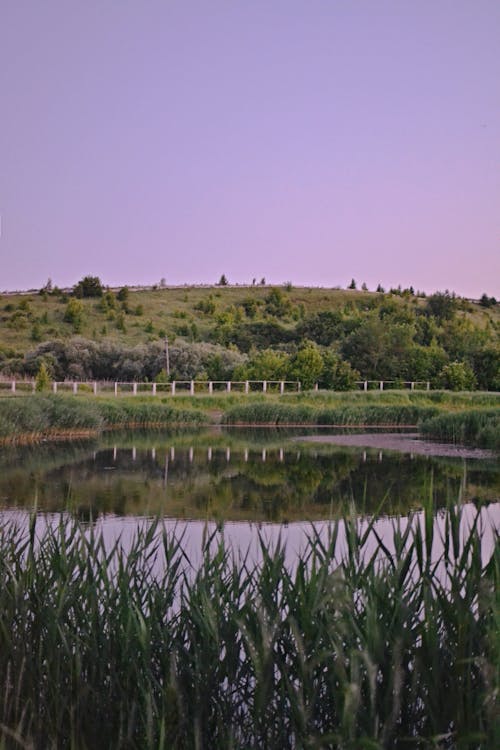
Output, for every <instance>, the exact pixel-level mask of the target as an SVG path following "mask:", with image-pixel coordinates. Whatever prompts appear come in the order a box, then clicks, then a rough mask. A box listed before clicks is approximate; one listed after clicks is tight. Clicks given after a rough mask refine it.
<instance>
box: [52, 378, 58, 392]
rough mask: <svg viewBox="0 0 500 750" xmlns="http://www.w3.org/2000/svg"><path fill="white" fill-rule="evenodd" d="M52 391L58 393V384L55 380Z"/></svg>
mask: <svg viewBox="0 0 500 750" xmlns="http://www.w3.org/2000/svg"><path fill="white" fill-rule="evenodd" d="M52 391H53V392H54V393H57V383H56V381H55V380H54V382H53V383H52Z"/></svg>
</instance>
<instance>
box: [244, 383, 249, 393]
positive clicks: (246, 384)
mask: <svg viewBox="0 0 500 750" xmlns="http://www.w3.org/2000/svg"><path fill="white" fill-rule="evenodd" d="M249 390H250V383H249V382H248V380H245V393H247V394H248V391H249Z"/></svg>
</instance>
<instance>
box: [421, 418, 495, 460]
mask: <svg viewBox="0 0 500 750" xmlns="http://www.w3.org/2000/svg"><path fill="white" fill-rule="evenodd" d="M421 432H422V434H423V435H425V436H426V437H432V438H436V439H438V440H446V441H451V442H453V443H469V444H473V445H477V446H479V447H482V448H493V449H496V450H500V409H473V410H470V411H460V412H455V413H445V414H439V415H437V416H435V417H433V418H432V419H430V420H428V421H425V422H424V423H423V424H422V425H421Z"/></svg>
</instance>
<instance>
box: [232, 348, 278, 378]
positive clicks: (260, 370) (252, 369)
mask: <svg viewBox="0 0 500 750" xmlns="http://www.w3.org/2000/svg"><path fill="white" fill-rule="evenodd" d="M288 366H289V357H288V355H287V354H285V352H278V351H276V350H275V349H264V350H263V351H259V352H255V351H254V352H253V353H251V354H250V358H249V361H248V363H247V364H246V365H244V368H242V369H241V370H240V372H239V374H240V376H241V375H243V376H244V377H241V380H284V379H285V378H286V374H287V369H288Z"/></svg>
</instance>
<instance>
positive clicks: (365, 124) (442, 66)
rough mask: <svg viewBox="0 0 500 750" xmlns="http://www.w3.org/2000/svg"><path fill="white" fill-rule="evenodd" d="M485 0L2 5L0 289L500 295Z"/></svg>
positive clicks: (499, 120)
mask: <svg viewBox="0 0 500 750" xmlns="http://www.w3.org/2000/svg"><path fill="white" fill-rule="evenodd" d="M499 82H500V2H498V0H418V2H416V1H415V0H392V1H391V2H389V1H387V0H300V1H299V0H203V1H201V0H191V1H190V0H142V1H141V0H79V1H78V2H77V0H44V2H40V1H39V0H1V2H0V215H1V222H2V224H1V237H0V289H15V288H21V289H22V288H28V287H40V286H41V285H43V284H44V283H45V281H46V280H47V278H48V277H49V276H50V277H51V278H52V280H53V282H54V283H56V284H58V285H60V286H64V285H69V284H73V283H75V282H76V281H77V280H78V279H79V278H81V277H82V276H83V275H86V274H91V275H98V276H100V277H101V279H102V281H103V282H104V283H108V284H121V283H128V284H134V283H157V282H158V281H159V280H160V278H162V277H164V278H165V279H166V281H167V283H172V284H177V283H183V282H214V281H217V280H218V278H219V276H220V275H221V274H222V273H225V274H226V276H227V277H228V278H229V280H230V281H232V282H239V283H244V282H251V281H252V278H254V277H256V278H257V279H258V280H259V279H260V278H261V277H262V276H265V277H266V279H267V280H268V282H273V283H283V282H286V281H291V282H292V283H295V284H321V285H324V286H335V285H341V286H345V285H346V284H347V283H348V282H349V281H350V280H351V277H354V278H355V279H356V280H357V281H358V283H359V284H360V283H361V282H362V281H365V282H366V283H367V284H368V286H369V288H372V289H373V288H375V286H376V285H377V283H378V282H379V281H380V282H381V283H382V284H384V285H385V286H391V285H397V284H402V285H403V286H408V285H410V284H413V286H414V287H415V288H418V289H425V290H426V291H428V292H429V291H434V290H436V289H445V288H449V289H452V290H455V291H456V292H457V293H460V294H464V295H467V296H478V295H480V294H481V293H482V292H484V291H486V292H488V293H489V294H493V295H495V296H500V169H499V167H500V83H499Z"/></svg>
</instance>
